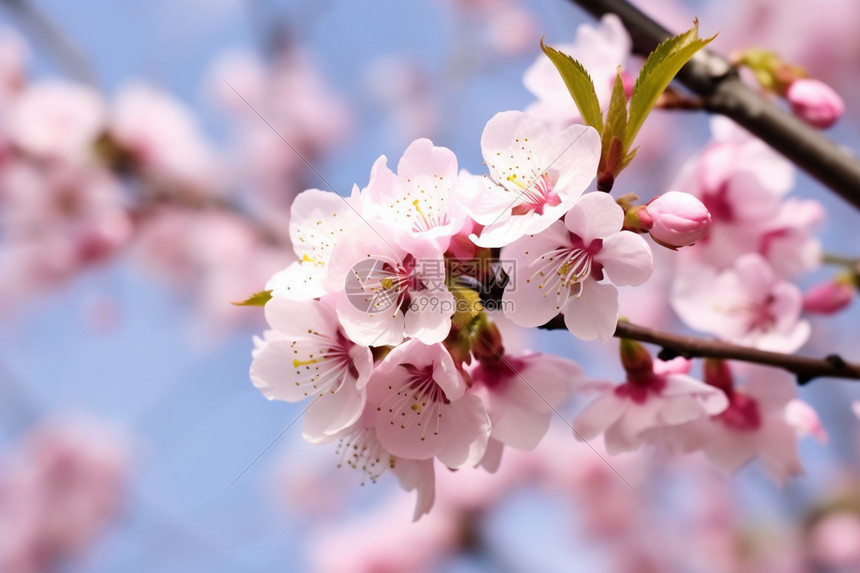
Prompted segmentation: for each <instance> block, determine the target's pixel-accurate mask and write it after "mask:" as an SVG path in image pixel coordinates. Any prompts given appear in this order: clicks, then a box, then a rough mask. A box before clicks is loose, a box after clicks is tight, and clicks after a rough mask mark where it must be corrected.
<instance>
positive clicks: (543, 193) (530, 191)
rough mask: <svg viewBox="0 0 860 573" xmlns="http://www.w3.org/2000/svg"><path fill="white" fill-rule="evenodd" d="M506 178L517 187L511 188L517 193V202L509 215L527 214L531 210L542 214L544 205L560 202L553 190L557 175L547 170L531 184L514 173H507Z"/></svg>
mask: <svg viewBox="0 0 860 573" xmlns="http://www.w3.org/2000/svg"><path fill="white" fill-rule="evenodd" d="M507 180H508V181H509V182H510V183H513V184H514V186H516V187H517V188H518V189H519V191H517V190H516V189H513V190H512V191H514V192H516V193H517V194H518V195H517V200H518V201H519V202H518V203H517V204H516V205H514V207H513V208H512V209H511V215H527V214H529V213H531V212H534V213H537V214H538V215H543V211H544V208H545V207H547V206H549V207H554V206H556V205H558V204H560V203H561V198H560V197H559V196H558V193H556V192H555V185H556V183H558V177H557V176H556V175H554V174H551V173H550V172H549V171H545V172H544V173H542V174H541V175H540V177H538V178H537V179H536V180H535V181H533V182H532V183H531V184H529V183H528V182H524V181H521V180H520V179H518V178H517V174H516V173H514V174H512V175H509V176H508V177H507Z"/></svg>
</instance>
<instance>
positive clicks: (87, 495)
mask: <svg viewBox="0 0 860 573" xmlns="http://www.w3.org/2000/svg"><path fill="white" fill-rule="evenodd" d="M128 465H129V459H128V444H126V443H125V442H124V440H122V439H119V438H117V436H116V435H115V434H112V433H111V431H110V430H109V429H107V428H105V427H101V426H99V425H97V424H94V423H92V422H91V421H89V420H82V419H68V420H54V421H51V422H47V423H44V424H42V425H40V426H38V427H36V428H35V429H34V430H32V431H31V432H30V433H29V434H28V435H27V436H26V439H25V440H24V442H23V444H21V446H20V447H19V449H18V451H17V452H14V453H13V454H12V455H10V456H8V457H7V459H6V460H4V463H3V466H2V471H0V569H2V570H3V571H4V573H41V572H44V571H54V570H57V569H58V568H60V567H62V565H63V564H64V563H66V562H68V561H69V560H70V559H72V558H74V557H77V556H78V555H80V554H81V553H83V552H84V551H85V550H86V549H87V547H88V546H89V545H90V544H92V543H93V541H94V540H95V539H96V538H97V537H98V535H100V534H101V533H102V532H103V531H104V530H105V528H106V527H107V526H108V525H109V524H110V522H111V521H112V520H113V519H114V518H115V517H116V514H117V512H118V511H119V509H120V505H121V501H122V497H123V493H124V489H125V482H126V480H127V477H128V476H127V474H128V470H129V467H128Z"/></svg>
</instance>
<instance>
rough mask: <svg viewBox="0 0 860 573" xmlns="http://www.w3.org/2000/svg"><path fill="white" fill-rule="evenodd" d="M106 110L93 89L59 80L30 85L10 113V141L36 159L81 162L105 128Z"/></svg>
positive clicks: (87, 156)
mask: <svg viewBox="0 0 860 573" xmlns="http://www.w3.org/2000/svg"><path fill="white" fill-rule="evenodd" d="M106 119H107V110H106V108H105V102H104V101H103V100H102V98H101V96H100V95H99V94H98V92H96V91H95V90H93V89H92V88H88V87H83V86H79V85H75V84H71V83H67V82H61V81H58V80H48V81H44V82H39V83H35V84H31V85H30V86H28V87H27V89H25V90H24V92H23V93H22V94H21V95H20V97H19V98H17V100H16V101H15V106H14V109H13V110H12V111H11V112H10V118H9V127H8V129H9V137H10V139H11V140H12V141H13V142H14V143H15V144H16V145H18V146H19V147H20V148H21V149H23V150H24V151H26V152H28V153H32V154H34V155H39V156H44V157H48V158H54V159H62V160H67V161H71V162H82V161H85V160H87V159H88V158H89V157H90V155H91V154H92V145H93V144H94V143H95V141H96V139H97V138H98V136H99V135H100V134H101V132H102V130H103V129H104V128H105V123H106Z"/></svg>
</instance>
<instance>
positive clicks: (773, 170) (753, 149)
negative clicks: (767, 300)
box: [671, 117, 794, 268]
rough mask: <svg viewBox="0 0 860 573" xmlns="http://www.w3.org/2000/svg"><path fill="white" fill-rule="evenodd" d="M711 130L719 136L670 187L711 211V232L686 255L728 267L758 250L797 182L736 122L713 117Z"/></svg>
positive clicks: (778, 157)
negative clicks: (769, 226) (784, 198)
mask: <svg viewBox="0 0 860 573" xmlns="http://www.w3.org/2000/svg"><path fill="white" fill-rule="evenodd" d="M711 132H712V133H713V135H714V140H713V141H712V142H711V143H710V144H709V145H708V146H707V147H706V148H705V149H704V151H702V152H701V153H700V154H699V155H698V156H696V157H694V158H692V159H691V160H690V161H688V162H687V163H686V164H685V165H684V167H683V168H682V169H681V172H680V174H679V176H678V177H677V178H676V179H675V181H674V182H673V183H672V185H671V188H672V189H678V190H681V191H684V192H686V193H690V194H692V195H694V196H696V197H697V198H698V199H700V200H701V201H702V203H704V205H705V207H706V208H707V210H708V212H709V213H710V215H711V228H710V231H709V233H708V235H707V236H706V237H705V238H704V239H703V240H701V241H699V242H698V243H697V244H696V246H695V248H692V249H685V250H684V251H685V252H684V254H685V255H686V256H688V257H691V258H694V259H695V260H699V261H705V262H706V263H707V264H708V265H711V266H714V267H717V268H723V267H727V266H730V265H731V264H732V263H733V262H734V261H735V260H736V259H737V258H738V257H739V256H741V255H743V254H746V253H750V252H757V251H759V249H760V247H761V246H762V245H761V237H762V235H763V233H764V229H766V228H767V227H768V225H770V224H771V223H772V222H773V221H774V219H776V218H777V215H778V214H779V212H780V202H781V198H782V197H783V196H784V195H785V194H786V193H787V192H788V191H789V189H790V188H791V186H792V185H793V183H794V169H793V167H792V165H791V163H789V162H788V161H787V160H786V159H785V158H783V157H782V156H781V155H779V154H777V153H776V152H775V151H774V150H773V149H771V148H770V147H769V146H767V145H766V144H765V143H764V142H762V141H761V140H759V139H758V138H755V137H753V136H752V135H750V134H749V133H748V132H746V131H745V130H743V129H741V128H740V127H738V126H737V125H736V124H734V123H733V122H732V121H731V120H728V119H726V118H719V117H718V118H714V119H713V120H712V121H711ZM783 226H784V225H783ZM788 254H790V253H788Z"/></svg>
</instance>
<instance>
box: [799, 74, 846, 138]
mask: <svg viewBox="0 0 860 573" xmlns="http://www.w3.org/2000/svg"><path fill="white" fill-rule="evenodd" d="M785 97H786V98H787V99H788V102H789V103H790V104H791V110H792V111H793V112H794V115H796V116H797V117H799V118H800V119H802V120H803V121H805V122H806V123H808V124H810V125H812V126H814V127H817V128H818V129H827V128H828V127H830V126H831V125H833V124H834V123H836V120H837V119H839V116H841V115H842V112H843V111H845V103H844V102H843V101H842V98H841V97H839V94H837V93H836V92H835V91H833V89H832V88H831V87H830V86H828V85H827V84H825V83H823V82H820V81H818V80H813V79H809V78H803V79H799V80H797V81H795V82H792V84H791V85H790V86H789V87H788V92H786V94H785Z"/></svg>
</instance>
